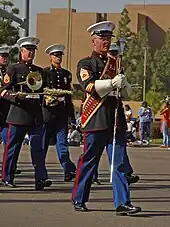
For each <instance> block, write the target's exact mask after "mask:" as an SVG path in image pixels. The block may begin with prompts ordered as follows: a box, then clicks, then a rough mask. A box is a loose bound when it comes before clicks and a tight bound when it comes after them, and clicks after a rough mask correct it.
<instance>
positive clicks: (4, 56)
mask: <svg viewBox="0 0 170 227" xmlns="http://www.w3.org/2000/svg"><path fill="white" fill-rule="evenodd" d="M0 56H1V57H3V58H8V57H9V54H0Z"/></svg>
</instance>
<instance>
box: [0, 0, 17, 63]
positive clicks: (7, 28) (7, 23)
mask: <svg viewBox="0 0 170 227" xmlns="http://www.w3.org/2000/svg"><path fill="white" fill-rule="evenodd" d="M0 8H2V9H4V10H6V11H8V12H9V13H11V14H15V15H18V14H19V9H17V8H15V6H14V4H13V3H12V2H11V1H5V0H3V1H0ZM0 34H1V35H0V45H8V46H13V45H14V44H15V43H16V42H17V40H18V39H19V27H16V26H14V25H13V21H12V20H11V19H6V18H3V17H0ZM17 52H18V51H17V48H12V50H11V60H12V61H16V54H17Z"/></svg>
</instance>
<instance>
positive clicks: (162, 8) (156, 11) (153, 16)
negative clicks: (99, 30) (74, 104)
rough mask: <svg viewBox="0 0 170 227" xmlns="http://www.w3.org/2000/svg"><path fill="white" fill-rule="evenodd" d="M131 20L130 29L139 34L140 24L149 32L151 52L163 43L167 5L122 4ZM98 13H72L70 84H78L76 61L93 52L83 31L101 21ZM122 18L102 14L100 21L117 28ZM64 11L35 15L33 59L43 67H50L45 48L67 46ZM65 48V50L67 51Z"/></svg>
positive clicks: (169, 25) (169, 9)
mask: <svg viewBox="0 0 170 227" xmlns="http://www.w3.org/2000/svg"><path fill="white" fill-rule="evenodd" d="M125 8H127V10H128V12H129V16H130V18H131V23H130V25H129V26H130V28H131V30H132V31H133V32H138V30H139V28H140V25H141V24H143V23H144V24H145V25H146V28H147V30H148V36H149V42H150V45H151V49H152V51H153V52H154V51H155V50H156V49H157V48H160V47H161V46H162V44H163V43H164V39H165V34H166V31H167V30H168V28H170V20H169V19H168V18H169V15H170V5H146V7H145V8H144V6H143V5H125ZM101 16H102V15H101V14H99V13H95V12H94V13H80V12H76V10H74V9H73V10H72V12H71V30H70V53H69V59H68V63H69V65H68V66H69V67H68V68H69V69H70V70H71V72H72V74H73V84H76V83H77V79H76V65H77V62H78V61H79V60H80V59H81V58H83V57H86V56H88V55H89V54H90V53H91V50H92V44H91V37H90V35H89V34H88V33H87V31H86V29H87V27H88V26H89V25H91V24H93V23H96V22H97V21H99V20H100V18H101ZM120 18H121V14H120V13H109V14H105V15H103V19H107V20H111V21H113V22H114V23H115V24H116V25H117V24H118V21H119V20H120ZM67 21H68V11H67V9H51V10H50V12H49V13H39V14H38V15H37V36H38V37H39V38H40V40H41V42H40V45H39V50H38V52H37V56H36V63H37V64H39V65H41V66H43V67H45V66H47V65H49V59H48V56H47V55H46V54H45V53H44V50H45V48H46V47H47V46H49V45H50V44H54V43H62V44H64V45H65V46H66V44H67ZM66 49H67V48H66ZM66 56H67V52H66V51H65V56H64V58H63V66H64V67H66Z"/></svg>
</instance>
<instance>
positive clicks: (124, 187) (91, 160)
mask: <svg viewBox="0 0 170 227" xmlns="http://www.w3.org/2000/svg"><path fill="white" fill-rule="evenodd" d="M105 147H106V149H107V150H108V151H109V154H112V148H113V133H112V132H111V131H109V130H103V131H97V132H91V133H85V134H84V153H83V154H82V155H81V156H80V157H79V160H78V165H77V172H76V179H75V183H74V186H73V191H72V199H73V200H74V201H77V202H78V203H86V202H87V201H88V199H89V194H90V188H91V184H92V180H93V176H94V172H95V170H96V168H97V167H98V164H99V161H100V157H101V155H102V152H103V150H104V148H105ZM124 151H125V150H124V147H123V148H121V147H120V146H119V145H116V147H115V152H114V170H113V180H112V186H113V197H114V204H115V207H116V208H117V207H118V206H120V205H121V204H125V203H126V202H130V192H129V186H128V182H127V180H126V177H125V173H124V172H122V170H123V168H121V171H120V167H122V166H123V165H124Z"/></svg>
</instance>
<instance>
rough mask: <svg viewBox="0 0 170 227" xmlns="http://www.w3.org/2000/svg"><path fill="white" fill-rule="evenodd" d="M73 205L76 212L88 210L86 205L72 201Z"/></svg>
mask: <svg viewBox="0 0 170 227" xmlns="http://www.w3.org/2000/svg"><path fill="white" fill-rule="evenodd" d="M72 203H73V205H74V209H75V210H76V211H80V212H87V211H88V208H87V207H86V205H85V204H84V203H78V202H76V201H72Z"/></svg>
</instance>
